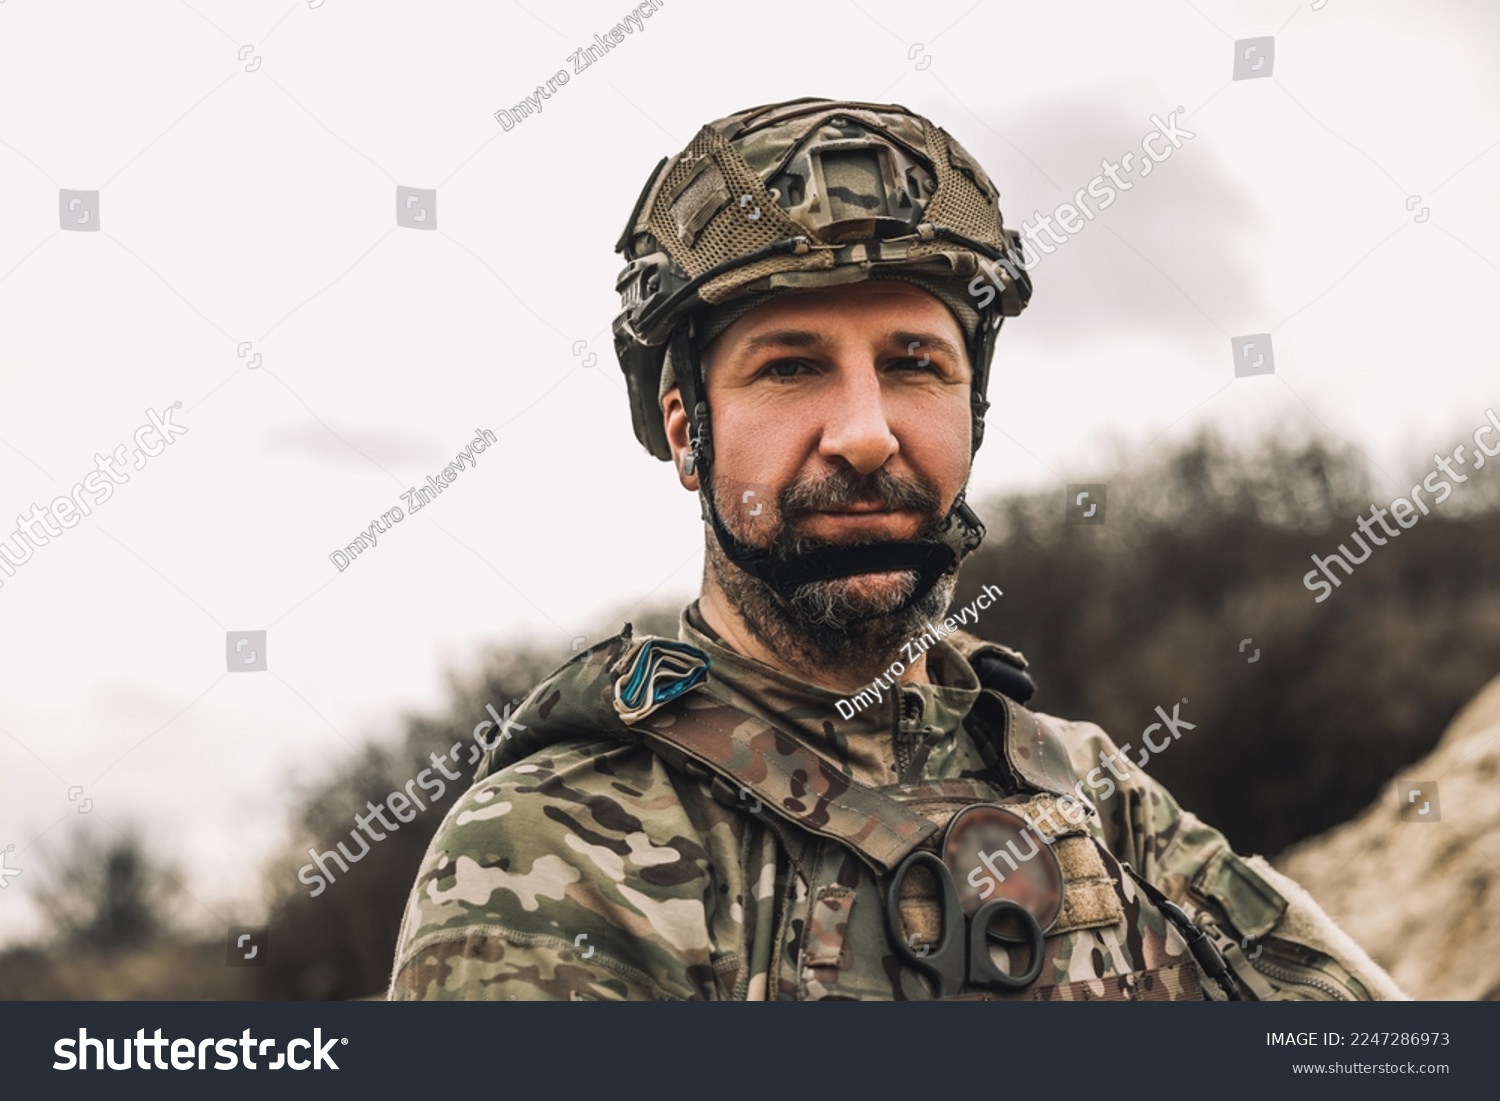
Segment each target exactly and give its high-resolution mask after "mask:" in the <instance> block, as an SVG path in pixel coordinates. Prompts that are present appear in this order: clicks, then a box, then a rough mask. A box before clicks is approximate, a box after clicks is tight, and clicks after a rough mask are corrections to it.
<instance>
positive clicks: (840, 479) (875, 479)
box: [779, 467, 942, 524]
mask: <svg viewBox="0 0 1500 1101" xmlns="http://www.w3.org/2000/svg"><path fill="white" fill-rule="evenodd" d="M779 505H780V509H781V517H782V520H783V521H784V522H785V523H787V524H790V523H792V522H793V521H795V520H798V519H801V518H802V517H804V516H810V515H812V514H813V513H815V512H830V511H840V510H844V509H850V508H853V507H855V506H871V505H874V506H878V507H879V508H882V509H885V510H887V511H891V512H908V511H909V512H917V513H920V514H921V515H922V516H923V517H925V518H926V519H927V520H929V521H935V520H938V519H940V518H941V515H940V509H941V507H942V501H941V499H940V498H939V497H938V494H937V491H936V490H935V489H933V488H932V486H931V485H929V484H927V483H926V482H924V481H921V480H919V479H916V478H906V477H900V476H898V475H896V474H893V473H891V472H890V471H889V470H886V469H885V468H884V467H881V468H880V469H878V470H872V471H870V473H868V474H860V473H858V472H857V471H854V470H851V469H847V468H845V469H841V470H836V471H834V472H833V473H832V474H830V475H828V476H827V477H825V478H820V479H818V480H817V481H798V482H795V483H793V484H792V485H790V486H788V487H787V488H786V489H785V490H784V491H783V492H782V494H781V499H780V502H779Z"/></svg>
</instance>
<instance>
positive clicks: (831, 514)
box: [798, 504, 922, 539]
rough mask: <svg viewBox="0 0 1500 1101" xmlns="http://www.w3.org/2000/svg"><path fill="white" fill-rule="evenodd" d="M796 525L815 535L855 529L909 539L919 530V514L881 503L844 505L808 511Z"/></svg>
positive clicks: (861, 532)
mask: <svg viewBox="0 0 1500 1101" xmlns="http://www.w3.org/2000/svg"><path fill="white" fill-rule="evenodd" d="M798 526H799V527H801V528H802V529H803V531H804V532H805V533H806V534H808V535H811V536H813V537H815V538H830V537H836V536H839V535H845V534H848V533H851V532H855V533H860V534H874V535H884V536H886V537H887V538H889V539H910V538H912V537H914V536H915V535H916V534H917V532H918V531H919V530H921V527H922V517H921V514H920V513H917V512H913V511H911V510H909V509H888V508H886V507H885V506H884V505H881V504H869V505H847V506H844V507H842V508H836V509H818V510H816V511H813V512H809V513H807V514H805V515H804V516H803V517H802V518H801V520H800V521H799V525H798Z"/></svg>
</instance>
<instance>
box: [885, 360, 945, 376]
mask: <svg viewBox="0 0 1500 1101" xmlns="http://www.w3.org/2000/svg"><path fill="white" fill-rule="evenodd" d="M891 367H892V368H894V369H895V370H897V371H917V372H922V373H925V374H933V375H936V374H941V373H942V368H941V367H939V366H938V365H937V363H936V361H934V360H933V359H932V358H931V357H929V356H925V355H915V356H902V357H901V358H900V359H897V360H893V361H892V362H891Z"/></svg>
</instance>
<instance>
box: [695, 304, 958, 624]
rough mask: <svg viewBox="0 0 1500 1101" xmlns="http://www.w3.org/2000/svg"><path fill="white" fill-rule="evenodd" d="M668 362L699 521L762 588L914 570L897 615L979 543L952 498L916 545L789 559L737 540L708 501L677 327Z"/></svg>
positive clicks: (703, 422)
mask: <svg viewBox="0 0 1500 1101" xmlns="http://www.w3.org/2000/svg"><path fill="white" fill-rule="evenodd" d="M671 351H672V362H673V365H674V370H675V373H676V376H677V382H678V386H679V387H680V388H681V391H682V398H683V407H684V408H685V409H686V410H687V411H688V424H689V443H690V447H691V450H690V452H689V455H688V458H687V460H686V462H685V463H684V470H685V472H686V473H689V474H692V473H696V474H697V475H698V497H699V500H700V502H701V505H702V509H703V518H704V520H705V521H707V522H708V525H709V527H711V528H712V529H713V533H714V537H715V538H716V539H718V541H719V546H720V547H721V548H723V551H724V555H725V557H727V558H728V559H729V560H730V561H731V562H733V563H734V564H735V565H736V566H738V567H739V568H740V569H742V570H744V571H745V572H746V573H748V574H750V575H751V576H752V577H756V578H759V579H760V580H761V581H764V582H765V583H766V584H767V585H769V586H770V587H771V588H772V589H773V590H774V591H775V592H776V593H777V594H778V595H779V596H780V597H781V598H782V599H783V600H785V601H787V602H790V601H791V599H792V595H793V593H794V592H795V591H796V589H797V588H798V587H799V586H802V585H806V584H809V583H811V582H815V581H829V580H833V579H835V578H842V577H853V576H855V575H857V574H867V573H887V572H891V571H895V570H915V571H916V574H917V584H916V587H915V588H914V589H912V591H911V592H910V593H909V594H908V595H907V596H906V597H905V599H903V600H902V602H901V603H900V604H899V605H898V606H897V607H896V608H893V609H891V610H890V612H883V613H881V614H883V615H889V614H891V613H893V612H899V611H904V610H906V609H907V608H909V607H910V606H911V605H913V604H915V603H916V602H917V601H919V600H921V599H922V598H923V597H925V596H926V595H927V594H928V593H929V592H931V591H932V589H933V586H935V585H936V584H937V583H938V582H939V581H941V580H942V579H943V578H944V577H946V576H948V575H949V574H951V573H954V572H956V571H957V569H958V567H959V564H960V563H961V562H962V561H963V560H964V558H965V557H967V556H968V555H969V553H970V552H971V551H973V550H974V549H975V548H976V547H978V546H979V543H980V541H981V540H983V539H984V533H985V528H984V524H982V523H981V522H980V520H979V517H978V516H976V515H975V514H974V510H973V509H971V508H970V507H969V505H968V503H967V502H966V501H965V500H964V495H963V493H959V495H958V497H957V498H956V499H955V500H954V502H953V505H952V507H951V508H950V509H949V510H948V514H947V515H946V516H945V517H943V522H942V524H941V525H940V526H939V528H938V530H937V531H936V533H934V534H933V535H932V536H931V537H928V538H923V539H890V540H883V541H880V542H875V543H856V544H850V545H847V546H844V545H825V546H820V547H815V548H813V549H811V550H808V551H804V552H803V553H801V554H798V555H794V556H790V557H788V556H784V555H773V554H772V552H771V551H770V550H769V549H767V548H761V547H752V546H750V545H749V544H748V543H744V542H741V541H740V540H739V539H737V538H736V537H735V536H734V534H733V533H732V532H731V531H730V530H729V529H728V528H727V527H726V526H725V525H724V521H723V520H722V519H721V518H720V516H719V510H718V508H717V506H716V505H715V504H714V496H713V476H712V470H713V436H712V431H711V429H710V426H709V422H708V403H707V400H706V397H707V395H706V393H705V391H704V386H703V375H702V369H701V367H700V364H699V362H698V357H697V356H696V355H694V354H693V351H692V346H691V343H690V341H689V339H688V336H687V333H686V332H685V331H684V330H682V329H679V330H678V332H677V333H676V334H674V335H673V337H672V341H671Z"/></svg>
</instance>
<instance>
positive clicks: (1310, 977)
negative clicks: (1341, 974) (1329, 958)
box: [1250, 959, 1356, 1002]
mask: <svg viewBox="0 0 1500 1101" xmlns="http://www.w3.org/2000/svg"><path fill="white" fill-rule="evenodd" d="M1250 966H1251V967H1253V968H1255V969H1256V970H1257V971H1259V972H1260V973H1261V974H1263V975H1269V976H1270V977H1271V978H1273V979H1277V980H1279V981H1281V982H1286V983H1291V984H1292V985H1293V986H1310V987H1312V988H1313V989H1314V990H1321V991H1323V992H1324V993H1325V994H1331V995H1333V997H1334V998H1336V999H1337V1000H1339V1001H1341V1002H1352V1001H1355V1000H1356V999H1355V997H1354V994H1353V992H1352V991H1350V990H1348V989H1346V988H1345V987H1343V986H1340V985H1338V984H1336V983H1334V982H1333V981H1332V980H1331V979H1326V978H1324V977H1322V976H1320V975H1318V974H1317V973H1316V972H1314V971H1311V970H1310V969H1309V968H1305V967H1300V966H1297V965H1296V964H1276V963H1271V962H1269V961H1267V962H1265V963H1262V962H1261V961H1260V960H1258V959H1257V960H1251V961H1250Z"/></svg>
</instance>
